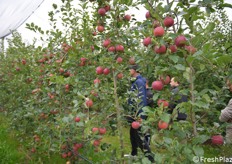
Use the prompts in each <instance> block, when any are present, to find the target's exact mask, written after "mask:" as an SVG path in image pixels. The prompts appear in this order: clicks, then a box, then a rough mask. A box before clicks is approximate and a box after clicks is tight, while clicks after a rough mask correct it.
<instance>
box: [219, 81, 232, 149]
mask: <svg viewBox="0 0 232 164" xmlns="http://www.w3.org/2000/svg"><path fill="white" fill-rule="evenodd" d="M227 86H228V87H229V90H230V92H232V83H231V81H230V80H227ZM219 120H220V121H221V122H226V123H228V125H227V127H226V136H225V142H226V144H231V143H232V98H231V99H230V101H229V103H228V104H227V106H226V107H225V108H224V109H223V110H221V114H220V116H219Z"/></svg>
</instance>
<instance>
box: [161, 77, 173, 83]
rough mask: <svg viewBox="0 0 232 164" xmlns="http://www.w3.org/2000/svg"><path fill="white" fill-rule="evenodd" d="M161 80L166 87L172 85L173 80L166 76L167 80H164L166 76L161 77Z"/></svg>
mask: <svg viewBox="0 0 232 164" xmlns="http://www.w3.org/2000/svg"><path fill="white" fill-rule="evenodd" d="M160 80H161V81H162V83H163V84H164V85H167V84H169V83H170V81H171V78H170V76H166V78H165V79H164V76H160Z"/></svg>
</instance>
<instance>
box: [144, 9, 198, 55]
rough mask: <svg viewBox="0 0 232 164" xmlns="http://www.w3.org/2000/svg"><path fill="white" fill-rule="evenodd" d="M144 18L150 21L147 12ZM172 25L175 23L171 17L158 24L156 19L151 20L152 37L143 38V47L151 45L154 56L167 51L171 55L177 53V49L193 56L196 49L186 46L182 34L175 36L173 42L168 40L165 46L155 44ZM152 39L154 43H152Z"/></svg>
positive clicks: (185, 40) (149, 15) (186, 43)
mask: <svg viewBox="0 0 232 164" xmlns="http://www.w3.org/2000/svg"><path fill="white" fill-rule="evenodd" d="M145 17H146V19H152V16H151V14H150V12H149V11H147V13H146V15H145ZM174 23H175V21H174V19H173V17H172V16H166V17H165V18H164V19H163V21H162V22H159V21H158V20H156V19H155V20H153V28H154V29H153V36H148V37H146V38H144V39H143V45H144V46H146V47H148V46H149V45H152V47H153V51H154V52H155V53H156V54H166V52H167V49H169V50H170V52H171V53H175V52H177V50H178V48H185V50H187V52H188V53H189V54H194V53H195V52H196V51H197V50H196V48H195V47H194V46H192V45H188V40H187V39H186V37H185V36H184V35H183V34H181V35H178V36H176V38H175V39H174V41H172V40H168V41H167V43H166V44H163V43H158V42H157V40H158V39H160V38H163V37H164V36H165V33H166V32H167V31H168V30H169V28H170V27H173V28H174ZM153 38H154V43H152V40H153ZM163 39H164V38H163Z"/></svg>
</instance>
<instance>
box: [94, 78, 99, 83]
mask: <svg viewBox="0 0 232 164" xmlns="http://www.w3.org/2000/svg"><path fill="white" fill-rule="evenodd" d="M100 82H101V80H100V79H98V78H96V79H94V81H93V83H94V84H99V83H100Z"/></svg>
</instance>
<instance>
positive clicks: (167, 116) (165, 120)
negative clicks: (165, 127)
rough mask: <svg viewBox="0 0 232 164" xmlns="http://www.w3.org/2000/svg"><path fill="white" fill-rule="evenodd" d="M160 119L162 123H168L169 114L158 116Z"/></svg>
mask: <svg viewBox="0 0 232 164" xmlns="http://www.w3.org/2000/svg"><path fill="white" fill-rule="evenodd" d="M160 119H161V120H162V121H164V122H167V123H168V122H169V121H170V114H168V113H163V114H162V115H161V116H160Z"/></svg>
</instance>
